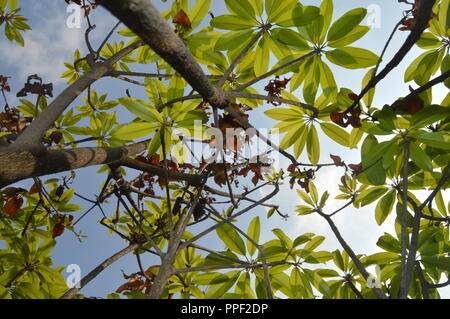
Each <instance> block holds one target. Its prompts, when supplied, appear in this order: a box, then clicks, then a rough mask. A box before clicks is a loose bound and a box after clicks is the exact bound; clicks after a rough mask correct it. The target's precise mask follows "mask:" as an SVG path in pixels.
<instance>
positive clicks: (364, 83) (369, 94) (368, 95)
mask: <svg viewBox="0 0 450 319" xmlns="http://www.w3.org/2000/svg"><path fill="white" fill-rule="evenodd" d="M374 72H375V68H373V69H370V70H369V71H367V73H366V75H364V78H363V80H362V87H361V89H363V88H365V87H366V86H367V84H369V82H370V80H372V76H373V73H374ZM374 97H375V88H372V89H370V90H369V92H367V93H366V94H365V95H364V97H363V101H364V103H365V104H366V106H367V107H370V106H371V105H372V102H373V98H374Z"/></svg>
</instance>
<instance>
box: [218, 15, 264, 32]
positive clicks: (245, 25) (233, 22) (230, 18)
mask: <svg viewBox="0 0 450 319" xmlns="http://www.w3.org/2000/svg"><path fill="white" fill-rule="evenodd" d="M254 24H255V23H254V22H253V21H252V20H249V19H245V18H242V17H240V16H236V15H229V14H226V15H221V16H218V17H215V18H214V19H212V20H211V25H212V26H213V27H215V28H217V29H224V30H245V29H250V28H251V27H253V26H254Z"/></svg>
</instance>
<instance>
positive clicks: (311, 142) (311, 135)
mask: <svg viewBox="0 0 450 319" xmlns="http://www.w3.org/2000/svg"><path fill="white" fill-rule="evenodd" d="M306 149H307V151H308V158H309V160H310V161H311V164H313V165H317V163H318V162H319V159H320V142H319V135H318V134H317V130H316V128H315V127H314V126H313V125H311V126H310V127H309V130H308V135H307V137H306Z"/></svg>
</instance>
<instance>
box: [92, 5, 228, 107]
mask: <svg viewBox="0 0 450 319" xmlns="http://www.w3.org/2000/svg"><path fill="white" fill-rule="evenodd" d="M98 2H99V3H100V4H101V5H102V6H104V7H105V8H106V9H108V10H109V11H110V12H111V13H112V14H113V15H114V16H116V17H117V18H118V19H119V20H120V21H122V22H123V23H124V24H125V25H126V26H127V27H129V28H130V29H131V30H133V32H134V33H136V34H137V35H138V36H139V37H140V38H141V39H142V40H143V41H144V42H145V43H147V44H148V45H149V46H150V47H151V48H152V49H153V50H154V51H155V52H156V53H158V55H159V56H161V57H162V58H163V59H164V60H165V61H167V63H169V64H170V66H172V67H173V68H174V69H175V70H176V71H177V72H178V73H179V74H180V75H181V76H182V77H183V78H184V79H185V80H186V81H187V82H188V83H189V85H191V86H192V88H193V89H194V90H195V91H197V92H198V93H200V95H201V96H202V97H203V98H204V99H205V100H206V101H208V102H210V103H211V105H213V106H215V107H219V108H224V107H225V106H226V105H228V102H227V101H226V99H225V96H224V94H223V91H222V90H221V89H217V88H215V87H214V86H213V85H212V84H211V83H210V82H209V81H208V78H207V77H206V75H205V74H204V72H203V71H202V69H201V68H200V66H199V65H198V63H197V61H195V59H194V57H193V56H192V55H191V53H190V52H189V50H188V49H187V48H186V46H185V45H184V43H183V41H182V39H180V37H179V36H177V35H176V34H175V33H174V32H173V31H172V28H171V27H170V25H169V24H168V23H167V21H166V20H165V19H164V18H163V17H162V16H161V14H160V13H159V12H158V10H157V9H156V8H155V7H154V6H153V4H152V3H151V1H148V0H100V1H98Z"/></svg>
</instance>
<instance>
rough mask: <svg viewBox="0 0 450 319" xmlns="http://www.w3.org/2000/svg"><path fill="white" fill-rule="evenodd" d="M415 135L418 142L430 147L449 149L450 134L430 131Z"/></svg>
mask: <svg viewBox="0 0 450 319" xmlns="http://www.w3.org/2000/svg"><path fill="white" fill-rule="evenodd" d="M416 137H417V139H418V140H419V141H420V142H422V143H425V144H427V145H429V146H431V147H436V148H440V149H444V150H450V135H448V134H444V133H440V132H431V133H422V134H419V135H417V136H416Z"/></svg>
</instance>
